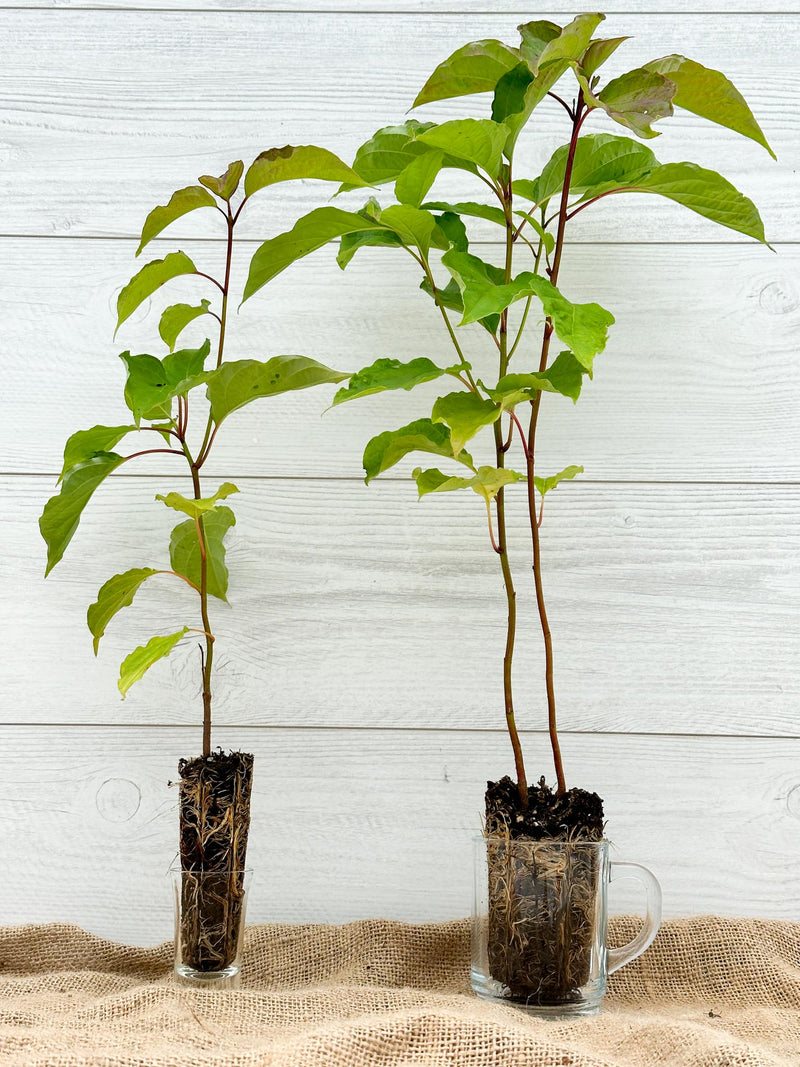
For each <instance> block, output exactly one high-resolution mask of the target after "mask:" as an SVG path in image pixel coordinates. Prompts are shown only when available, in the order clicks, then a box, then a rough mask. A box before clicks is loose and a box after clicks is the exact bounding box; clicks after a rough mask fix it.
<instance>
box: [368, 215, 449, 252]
mask: <svg viewBox="0 0 800 1067" xmlns="http://www.w3.org/2000/svg"><path fill="white" fill-rule="evenodd" d="M381 223H382V224H383V225H384V226H387V227H388V228H389V229H390V230H393V231H394V233H396V234H397V236H398V237H399V238H400V242H401V244H403V245H406V246H408V247H411V248H418V249H419V251H420V252H421V253H422V255H423V256H424V257H427V255H428V252H429V251H430V249H431V245H433V247H434V248H449V247H450V242H449V241H448V240H447V238H446V237H445V235H444V234H443V233H442V231H441V230H440V229H439V227H438V226H437V224H436V219H435V218H434V217H433V215H431V213H430V211H423V210H422V208H418V207H412V206H411V205H410V204H393V205H392V206H391V207H387V208H386V210H385V211H382V212H381Z"/></svg>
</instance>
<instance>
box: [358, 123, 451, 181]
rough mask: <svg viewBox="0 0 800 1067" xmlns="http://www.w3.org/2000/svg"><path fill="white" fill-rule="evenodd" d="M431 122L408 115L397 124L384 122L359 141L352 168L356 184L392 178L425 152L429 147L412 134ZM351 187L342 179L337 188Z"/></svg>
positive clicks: (428, 127) (420, 131)
mask: <svg viewBox="0 0 800 1067" xmlns="http://www.w3.org/2000/svg"><path fill="white" fill-rule="evenodd" d="M432 126H433V123H432V122H417V120H416V119H409V120H408V121H407V122H404V123H403V124H402V125H400V126H384V127H383V128H382V129H380V130H378V131H377V132H376V133H374V134H373V135H372V137H370V139H369V140H368V141H365V142H364V144H362V145H361V147H360V148H359V150H358V151H357V152H356V158H355V159H354V160H353V170H354V171H356V173H357V174H358V175H359V176H360V179H359V182H358V187H359V188H360V187H361V186H363V184H364V182H367V183H368V184H369V185H383V184H384V183H385V182H391V181H394V180H395V178H397V177H398V176H399V175H400V174H402V173H403V171H404V170H405V169H406V167H407V166H408V165H409V163H411V162H412V161H413V160H414V159H416V158H417V156H420V155H427V154H428V153H429V152H430V151H431V149H430V148H428V146H427V145H424V144H420V143H419V142H418V141H417V140H416V137H417V135H418V134H420V133H424V131H425V130H429V129H430V128H431V127H432ZM361 179H363V181H362V180H361ZM355 188H356V186H355V185H348V184H347V183H345V184H344V185H343V186H342V189H340V190H339V191H340V192H342V191H344V190H345V189H355Z"/></svg>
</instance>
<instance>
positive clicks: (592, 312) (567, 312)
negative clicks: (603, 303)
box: [442, 250, 614, 371]
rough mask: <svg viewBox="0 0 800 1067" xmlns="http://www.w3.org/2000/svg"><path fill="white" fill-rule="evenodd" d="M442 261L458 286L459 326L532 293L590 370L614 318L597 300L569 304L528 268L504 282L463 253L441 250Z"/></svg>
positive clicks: (495, 271)
mask: <svg viewBox="0 0 800 1067" xmlns="http://www.w3.org/2000/svg"><path fill="white" fill-rule="evenodd" d="M442 263H443V264H444V266H445V267H447V269H448V270H449V271H450V273H451V274H452V275H453V277H454V278H455V280H456V282H457V283H458V286H459V288H460V289H461V296H462V299H463V301H464V317H463V319H462V320H461V325H465V324H467V323H470V322H475V321H477V320H479V319H483V318H484V317H485V316H487V315H491V314H499V313H500V312H502V311H504V310H505V308H507V307H508V306H509V305H510V304H512V303H513V302H514V301H515V300H521V299H523V298H525V297H528V296H536V297H538V299H539V300H540V301H541V303H542V307H543V308H544V312H545V315H548V316H549V317H550V318H551V319H552V320H553V326H554V328H555V332H556V334H557V335H558V336H559V337H560V339H561V340H562V341H563V342H564V344H566V345H568V346H569V348H570V349H571V350H572V351H573V352H574V353H575V356H576V357H577V359H578V361H579V362H580V363H581V364H582V365H583V366H584V367H586V369H587V370H589V371H591V369H592V360H593V359H594V357H595V356H596V355H597V354H598V353H599V352H602V350H603V349H604V348H605V344H606V339H607V332H608V327H609V326H611V325H612V324H613V322H614V316H613V315H611V314H610V312H608V311H606V310H605V309H604V308H602V307H600V305H599V304H573V303H571V302H570V301H569V300H567V299H566V298H565V297H564V296H563V295H562V294H561V293H560V292H559V290H558V289H556V288H555V286H554V285H552V283H551V282H549V281H548V280H547V279H546V278H543V277H541V276H540V275H538V274H533V273H531V272H530V271H525V272H523V273H522V274H520V275H518V276H517V277H516V278H514V280H513V281H511V282H509V283H508V284H505V283H504V281H503V277H504V275H503V273H502V271H500V269H499V268H498V267H493V266H492V265H491V264H489V263H484V262H483V260H481V259H478V257H477V256H473V255H471V254H469V253H467V252H455V251H452V250H451V251H450V252H445V254H444V255H443V256H442Z"/></svg>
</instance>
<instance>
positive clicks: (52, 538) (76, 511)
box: [39, 452, 125, 577]
mask: <svg viewBox="0 0 800 1067" xmlns="http://www.w3.org/2000/svg"><path fill="white" fill-rule="evenodd" d="M124 462H125V457H124V456H118V455H117V454H116V452H96V453H95V454H94V455H93V456H92V458H91V459H86V460H84V461H83V462H80V463H74V464H73V465H72V466H71V467H70V469H69V470H68V471H67V472H66V473H65V474H64V475H63V477H62V480H61V491H60V492H59V493H58V495H57V496H53V497H51V498H50V499H49V500H48V501H47V503H46V504H45V506H44V511H43V512H42V517H41V518H40V519H39V530H40V532H41V535H42V537H43V538H44V540H45V543H46V545H47V569H46V570H45V572H44V573H45V577H46V576H47V575H48V574H49V573H50V571H51V570H52V569H53V567H55V565H56V564H57V563H58V561H59V560H60V559H61V558H62V556H63V555H64V551H65V549H66V547H67V545H68V544H69V543H70V541H71V540H72V538H73V535H74V533H75V531H76V530H77V529H78V523H79V522H80V521H81V514H82V512H83V509H84V508H85V507H86V505H87V504H88V503H89V500H90V499H91V496H92V493H94V491H95V489H96V488H97V487H98V485H100V483H101V482H102V481H104V479H105V478H106V477H108V475H109V474H111V472H112V471H113V470H116V469H117V467H118V466H119V465H120V463H124Z"/></svg>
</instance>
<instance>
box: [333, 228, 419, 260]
mask: <svg viewBox="0 0 800 1067" xmlns="http://www.w3.org/2000/svg"><path fill="white" fill-rule="evenodd" d="M365 247H374V248H402V247H403V242H402V241H401V240H400V238H399V237H398V236H397V234H396V233H393V232H392V230H360V231H359V232H358V233H346V234H344V236H343V237H342V239H341V240H340V241H339V251H338V252H337V253H336V262H337V263H338V264H339V266H340V267H341V268H342V270H344V269H345V267H346V266H347V264H348V263H349V262H350V260H351V259H352V258H353V256H354V255H355V254H356V252H357V251H358V250H359V248H365Z"/></svg>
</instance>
